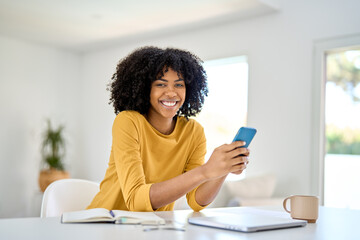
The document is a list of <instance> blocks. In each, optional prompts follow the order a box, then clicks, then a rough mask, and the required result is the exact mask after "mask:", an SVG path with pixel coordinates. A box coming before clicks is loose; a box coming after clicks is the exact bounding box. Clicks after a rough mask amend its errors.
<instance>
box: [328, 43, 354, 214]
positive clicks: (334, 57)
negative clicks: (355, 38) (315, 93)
mask: <svg viewBox="0 0 360 240" xmlns="http://www.w3.org/2000/svg"><path fill="white" fill-rule="evenodd" d="M325 136H326V151H325V153H326V154H325V159H324V205H325V206H329V207H342V208H352V209H360V191H359V183H360V175H359V173H358V169H360V48H355V49H348V50H342V51H336V52H329V53H328V54H326V91H325Z"/></svg>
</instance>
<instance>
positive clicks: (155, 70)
mask: <svg viewBox="0 0 360 240" xmlns="http://www.w3.org/2000/svg"><path fill="white" fill-rule="evenodd" d="M201 63H202V61H201V60H200V59H199V58H198V57H197V56H195V55H193V54H191V53H190V52H187V51H183V50H179V49H173V48H167V49H160V48H157V47H144V48H140V49H137V50H135V51H134V52H133V53H131V54H130V55H128V56H127V57H125V58H124V59H122V60H121V61H120V62H119V64H118V66H117V69H116V72H115V74H114V75H113V77H112V82H111V84H110V87H109V90H110V91H111V98H110V103H112V104H113V106H114V108H115V114H117V116H116V118H115V120H114V124H113V128H112V137H113V140H112V148H111V154H110V160H109V166H108V169H107V171H106V173H105V178H104V180H103V181H102V182H101V185H100V191H99V193H98V194H97V195H96V196H95V198H94V199H93V201H92V203H91V204H90V206H88V208H97V207H102V208H107V209H120V210H129V211H155V210H157V211H166V210H172V209H173V207H174V201H176V200H177V199H179V198H180V197H182V196H183V195H185V194H186V197H187V201H188V204H189V206H190V207H191V208H192V209H193V210H194V211H200V210H201V209H203V208H204V207H206V206H207V205H208V204H210V203H211V201H212V200H213V199H214V198H215V196H216V194H217V193H218V191H219V189H220V187H221V185H222V183H223V181H224V180H225V178H226V176H227V175H228V174H229V173H235V174H240V173H242V171H243V170H244V169H245V168H246V164H247V163H248V156H249V151H248V149H246V148H239V147H241V146H243V145H244V142H233V143H231V144H224V145H222V146H220V147H218V148H216V149H215V150H214V152H213V153H212V155H211V157H210V159H209V160H208V161H207V162H206V163H205V164H204V157H205V153H206V139H205V134H204V131H203V128H202V126H201V125H200V124H199V123H198V122H196V121H195V120H193V119H189V117H191V116H195V115H196V114H197V113H199V112H200V111H201V108H202V105H203V103H204V97H205V96H207V93H208V89H207V82H206V73H205V71H204V69H203V67H202V65H201Z"/></svg>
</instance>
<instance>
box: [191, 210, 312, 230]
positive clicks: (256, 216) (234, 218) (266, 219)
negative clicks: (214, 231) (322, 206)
mask: <svg viewBox="0 0 360 240" xmlns="http://www.w3.org/2000/svg"><path fill="white" fill-rule="evenodd" d="M270 212H275V211H264V212H262V211H254V212H251V211H247V212H242V213H233V214H229V213H224V214H223V215H221V214H220V215H217V216H204V217H190V218H189V219H188V222H189V223H190V224H195V225H200V226H205V227H213V228H221V229H226V230H233V231H239V232H257V231H265V230H273V229H281V228H291V227H303V226H306V224H307V222H306V221H304V220H296V219H292V218H290V217H284V216H278V215H276V214H271V213H270Z"/></svg>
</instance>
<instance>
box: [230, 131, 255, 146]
mask: <svg viewBox="0 0 360 240" xmlns="http://www.w3.org/2000/svg"><path fill="white" fill-rule="evenodd" d="M255 134H256V129H255V128H250V127H241V128H240V129H239V131H238V132H237V134H236V136H235V138H234V140H233V142H235V141H244V142H246V144H245V146H242V147H245V148H247V147H249V144H250V143H251V141H252V140H253V138H254V136H255Z"/></svg>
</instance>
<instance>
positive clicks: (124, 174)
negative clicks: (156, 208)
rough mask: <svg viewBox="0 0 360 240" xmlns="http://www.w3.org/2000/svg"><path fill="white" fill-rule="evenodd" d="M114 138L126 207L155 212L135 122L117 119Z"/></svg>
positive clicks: (117, 168) (116, 161) (115, 160)
mask: <svg viewBox="0 0 360 240" xmlns="http://www.w3.org/2000/svg"><path fill="white" fill-rule="evenodd" d="M112 137H113V142H112V144H113V151H114V162H115V166H116V172H117V175H118V179H119V184H120V188H121V189H122V193H123V197H124V201H125V205H126V207H127V208H128V209H129V210H130V211H153V209H152V206H151V201H150V196H149V192H150V187H151V184H150V183H146V178H145V174H144V169H143V163H142V159H141V156H140V143H139V139H138V138H139V133H138V131H137V129H136V126H135V125H134V122H132V121H131V120H130V119H129V118H127V117H121V118H120V117H119V118H116V120H115V121H114V125H113V129H112Z"/></svg>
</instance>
